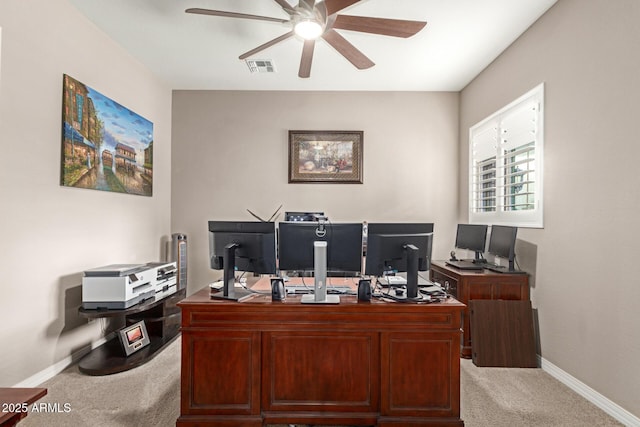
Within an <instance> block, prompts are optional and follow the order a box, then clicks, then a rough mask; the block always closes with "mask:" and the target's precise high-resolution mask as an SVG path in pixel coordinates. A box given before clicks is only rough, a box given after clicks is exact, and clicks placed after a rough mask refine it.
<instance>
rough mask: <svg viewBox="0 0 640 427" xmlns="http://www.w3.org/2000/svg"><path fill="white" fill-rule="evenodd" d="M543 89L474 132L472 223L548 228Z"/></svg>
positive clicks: (471, 152)
mask: <svg viewBox="0 0 640 427" xmlns="http://www.w3.org/2000/svg"><path fill="white" fill-rule="evenodd" d="M543 104H544V84H540V85H539V86H537V87H536V88H534V89H533V90H531V91H529V92H528V93H526V94H525V95H523V96H522V97H520V98H518V99H517V100H515V101H513V102H512V103H511V104H509V105H507V106H506V107H504V108H502V109H501V110H500V111H498V112H496V113H494V114H492V115H491V116H490V117H488V118H486V119H485V120H483V121H481V122H480V123H478V124H476V125H475V126H473V127H471V128H470V129H469V222H470V223H479V224H480V223H481V224H504V225H513V226H520V227H542V226H543V222H542V220H543V216H542V213H543V203H542V202H543V199H542V189H543V187H542V159H543V136H544V134H543V124H544V123H543V118H544V115H543Z"/></svg>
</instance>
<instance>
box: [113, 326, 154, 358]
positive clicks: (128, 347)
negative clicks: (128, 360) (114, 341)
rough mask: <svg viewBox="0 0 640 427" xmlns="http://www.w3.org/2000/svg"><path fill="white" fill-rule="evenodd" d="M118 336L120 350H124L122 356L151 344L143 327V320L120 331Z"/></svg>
mask: <svg viewBox="0 0 640 427" xmlns="http://www.w3.org/2000/svg"><path fill="white" fill-rule="evenodd" d="M119 336H120V342H121V343H122V349H123V350H124V354H125V355H127V356H129V355H131V354H133V353H135V352H136V351H138V350H140V349H142V348H144V347H146V346H148V345H149V344H150V343H151V341H150V340H149V335H148V334H147V328H146V326H145V325H144V320H141V321H139V322H138V323H134V324H133V325H130V326H127V327H126V328H122V329H120V331H119Z"/></svg>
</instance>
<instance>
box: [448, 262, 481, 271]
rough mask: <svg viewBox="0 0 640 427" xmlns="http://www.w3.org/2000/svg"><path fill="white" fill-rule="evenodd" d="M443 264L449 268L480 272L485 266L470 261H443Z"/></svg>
mask: <svg viewBox="0 0 640 427" xmlns="http://www.w3.org/2000/svg"><path fill="white" fill-rule="evenodd" d="M445 264H447V265H450V266H451V267H455V268H459V269H460V270H482V269H484V268H485V266H486V265H487V264H486V263H474V262H472V261H462V260H458V261H445Z"/></svg>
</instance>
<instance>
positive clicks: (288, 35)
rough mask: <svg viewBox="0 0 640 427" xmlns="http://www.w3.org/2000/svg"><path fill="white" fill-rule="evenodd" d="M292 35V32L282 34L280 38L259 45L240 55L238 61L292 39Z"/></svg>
mask: <svg viewBox="0 0 640 427" xmlns="http://www.w3.org/2000/svg"><path fill="white" fill-rule="evenodd" d="M293 34H294V33H293V31H289V32H288V33H286V34H283V35H281V36H280V37H276V38H275V39H273V40H270V41H268V42H266V43H265V44H261V45H260V46H258V47H257V48H255V49H252V50H250V51H249V52H245V53H243V54H242V55H240V56H239V58H240V59H247V58H248V57H250V56H251V55H253V54H256V53H258V52H260V51H262V50H265V49H266V48H268V47H270V46H273V45H274V44H276V43H279V42H281V41H283V40H286V39H288V38H289V37H293Z"/></svg>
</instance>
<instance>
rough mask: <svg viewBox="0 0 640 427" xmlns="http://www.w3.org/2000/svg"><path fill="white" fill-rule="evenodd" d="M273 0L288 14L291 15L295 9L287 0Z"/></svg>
mask: <svg viewBox="0 0 640 427" xmlns="http://www.w3.org/2000/svg"><path fill="white" fill-rule="evenodd" d="M274 1H275V2H276V3H278V4H279V5H280V7H282V8H283V9H284V11H285V12H287V13H288V14H290V15H291V14H292V13H293V12H295V9H294V8H293V7H291V5H290V4H289V3H288V2H287V0H274Z"/></svg>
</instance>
